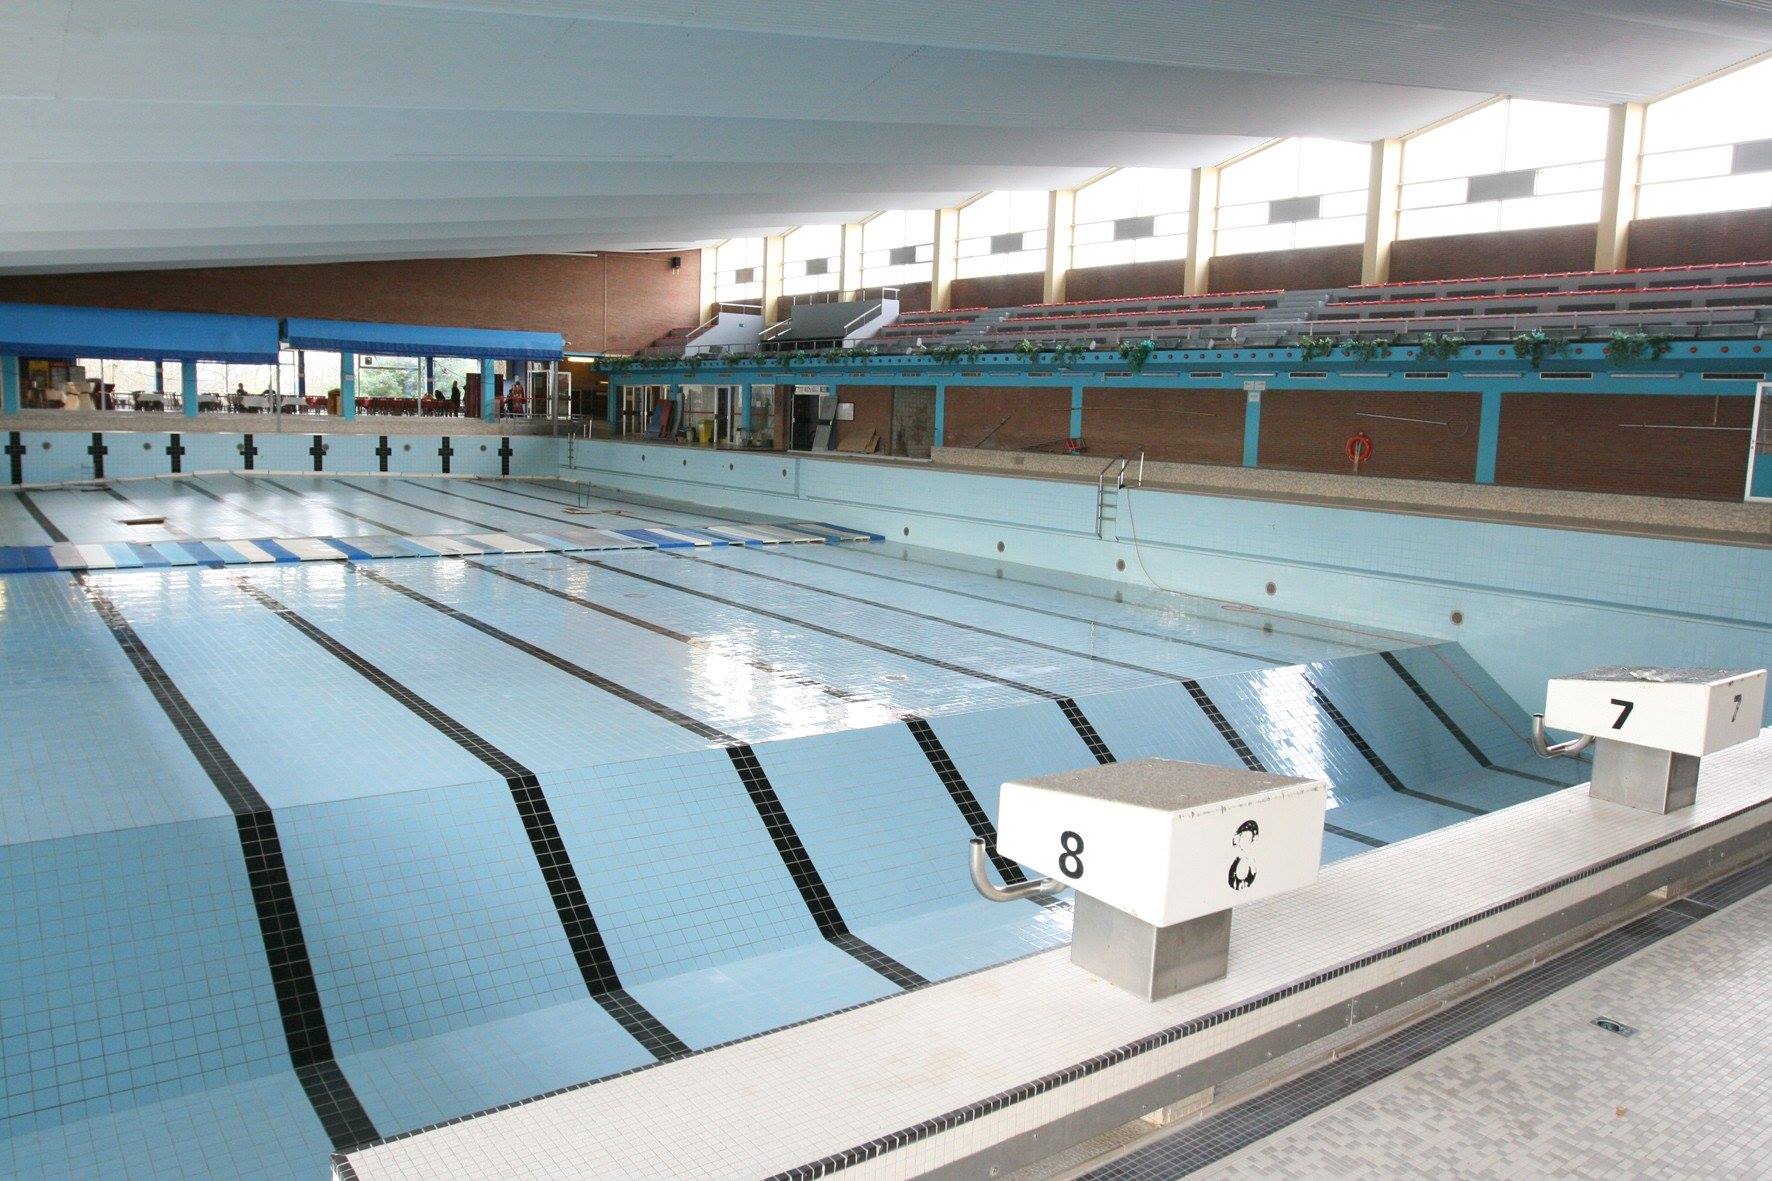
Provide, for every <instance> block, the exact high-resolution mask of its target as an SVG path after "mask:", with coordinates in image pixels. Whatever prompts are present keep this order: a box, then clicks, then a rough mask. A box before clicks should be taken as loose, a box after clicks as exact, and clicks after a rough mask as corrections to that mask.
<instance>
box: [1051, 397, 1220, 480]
mask: <svg viewBox="0 0 1772 1181" xmlns="http://www.w3.org/2000/svg"><path fill="white" fill-rule="evenodd" d="M1083 438H1084V441H1085V443H1086V444H1087V447H1088V450H1089V453H1090V454H1091V455H1102V456H1112V455H1126V456H1133V455H1137V454H1138V453H1139V452H1140V451H1142V452H1144V453H1145V454H1146V455H1147V456H1148V457H1149V458H1151V459H1165V460H1176V461H1180V462H1184V463H1229V464H1235V463H1242V462H1243V391H1242V390H1240V389H1238V390H1165V389H1120V388H1115V389H1087V390H1084V391H1083Z"/></svg>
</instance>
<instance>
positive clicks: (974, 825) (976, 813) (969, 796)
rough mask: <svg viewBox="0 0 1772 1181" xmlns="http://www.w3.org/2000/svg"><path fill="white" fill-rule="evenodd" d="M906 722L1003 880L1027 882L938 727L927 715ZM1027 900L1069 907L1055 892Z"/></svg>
mask: <svg viewBox="0 0 1772 1181" xmlns="http://www.w3.org/2000/svg"><path fill="white" fill-rule="evenodd" d="M904 722H905V725H906V726H908V727H910V731H911V736H912V737H913V738H915V739H916V740H917V746H918V747H920V748H921V749H922V751H923V757H924V758H926V759H928V760H929V765H930V767H932V768H933V769H934V770H935V774H936V776H937V778H939V779H940V780H941V785H942V786H943V787H945V788H947V792H948V795H949V796H951V797H952V798H953V801H954V806H955V807H957V808H959V809H960V815H961V816H962V817H963V818H964V819H965V821H966V826H967V827H968V828H970V829H971V830H972V835H973V836H975V837H979V838H981V839H983V841H984V844H985V849H986V851H987V853H988V854H989V856H990V859H991V864H992V865H994V866H996V867H997V876H998V877H1000V878H1002V879H1003V884H1004V885H1006V886H1014V885H1019V884H1020V883H1022V882H1025V881H1027V874H1025V873H1023V872H1022V868H1021V866H1019V865H1017V864H1016V863H1015V862H1013V861H1011V860H1009V858H1007V857H1005V856H1003V855H1002V854H1001V853H999V852H997V829H996V826H995V825H993V824H992V823H991V818H990V817H989V816H988V815H986V814H985V810H984V805H983V804H981V803H979V802H978V796H977V795H976V794H974V792H973V790H972V785H971V784H969V783H967V782H966V777H965V776H964V775H962V774H960V768H959V767H957V766H955V765H954V760H953V757H952V756H951V755H949V754H948V752H947V748H946V747H945V746H943V745H942V744H941V738H940V737H939V736H938V735H937V734H936V733H935V728H934V727H933V726H931V725H930V724H929V722H928V719H926V718H918V717H909V718H906V719H905V720H904ZM1027 901H1029V902H1032V903H1035V904H1036V905H1039V906H1043V907H1046V908H1047V909H1049V910H1062V909H1065V903H1062V902H1060V901H1059V900H1058V898H1057V897H1056V896H1055V895H1052V894H1036V895H1034V896H1033V897H1031V898H1029V899H1027Z"/></svg>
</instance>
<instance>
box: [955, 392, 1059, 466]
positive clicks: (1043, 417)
mask: <svg viewBox="0 0 1772 1181" xmlns="http://www.w3.org/2000/svg"><path fill="white" fill-rule="evenodd" d="M1005 419H1007V420H1008V421H1006V422H1005V421H1004V420H1005ZM998 424H1001V426H1000V427H999V425H998ZM992 431H995V433H994V434H990V433H991V432H992ZM1070 433H1071V391H1070V390H1069V389H1068V388H1062V387H1061V388H1045V387H1040V386H957V385H956V386H949V387H948V392H947V429H946V441H947V445H948V446H949V447H974V446H977V445H979V441H980V440H981V439H984V437H985V436H986V435H987V434H990V439H989V441H987V442H985V443H984V446H985V447H988V448H993V449H996V450H999V451H1025V450H1028V449H1029V448H1038V449H1041V450H1046V451H1052V450H1058V449H1061V448H1062V446H1063V441H1064V440H1065V439H1066V438H1068V437H1069V436H1070Z"/></svg>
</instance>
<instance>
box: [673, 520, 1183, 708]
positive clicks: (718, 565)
mask: <svg viewBox="0 0 1772 1181" xmlns="http://www.w3.org/2000/svg"><path fill="white" fill-rule="evenodd" d="M746 548H747V549H748V548H750V547H746ZM759 548H763V547H759ZM658 552H659V553H661V554H663V555H664V556H665V557H667V558H678V559H680V560H682V561H685V562H698V563H700V564H701V565H703V566H711V567H713V568H715V569H718V570H729V571H731V572H732V573H734V574H743V575H744V576H746V577H747V578H760V579H763V580H764V581H765V582H774V583H778V584H780V585H782V586H791V587H793V588H795V589H796V590H802V591H808V592H810V593H812V594H815V595H824V596H826V597H827V598H832V599H842V600H843V601H845V602H849V603H857V604H860V605H861V606H864V607H873V608H876V609H878V610H881V611H890V612H892V613H893V614H895V615H908V616H910V617H911V618H912V619H921V620H923V621H925V622H927V623H934V624H939V625H941V626H943V627H952V628H958V629H959V630H961V631H966V632H972V633H973V634H974V635H980V636H990V637H991V638H993V639H997V640H1007V641H1008V642H1009V643H1012V644H1020V645H1022V646H1024V647H1028V648H1038V649H1040V650H1042V651H1045V652H1056V653H1058V654H1059V655H1061V656H1074V657H1076V658H1077V659H1079V660H1087V661H1091V662H1092V663H1095V664H1105V665H1107V666H1109V667H1110V668H1122V669H1125V670H1126V671H1127V672H1135V673H1144V674H1145V675H1146V676H1152V677H1158V678H1160V679H1162V680H1165V681H1180V680H1184V679H1185V678H1184V677H1183V676H1182V675H1181V674H1180V673H1175V672H1170V671H1169V670H1167V669H1161V668H1151V667H1149V666H1148V665H1143V664H1132V663H1130V662H1128V661H1124V660H1115V659H1113V658H1112V657H1110V656H1097V655H1095V654H1094V653H1091V652H1083V651H1080V650H1079V649H1076V648H1066V647H1064V646H1063V645H1061V644H1048V643H1045V642H1044V641H1041V640H1031V639H1029V638H1028V637H1026V636H1018V635H1014V634H1012V633H1010V632H1000V631H992V630H991V629H990V628H988V627H980V626H978V625H977V624H973V623H961V622H960V621H959V620H956V619H949V618H947V617H945V616H941V615H929V614H926V613H924V612H922V611H913V610H912V609H911V608H909V607H900V606H898V605H897V604H894V603H884V602H881V601H880V600H878V599H870V598H867V597H865V596H863V595H852V594H849V593H847V592H845V591H834V590H826V589H825V588H824V587H822V586H812V585H809V584H807V583H804V582H795V581H794V580H793V579H791V578H781V577H779V576H777V575H774V574H764V573H763V572H762V571H760V570H749V569H746V568H745V567H743V566H733V565H729V564H727V563H725V562H710V561H708V560H707V559H705V558H701V557H696V556H694V555H691V554H683V553H677V552H675V551H672V550H659V551H658Z"/></svg>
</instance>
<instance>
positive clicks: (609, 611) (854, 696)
mask: <svg viewBox="0 0 1772 1181" xmlns="http://www.w3.org/2000/svg"><path fill="white" fill-rule="evenodd" d="M462 561H463V562H465V563H467V564H468V565H470V566H472V567H473V568H474V569H476V570H484V571H485V572H486V573H488V574H493V575H496V576H498V577H499V578H503V579H506V580H507V581H510V582H514V583H516V584H517V585H518V586H526V587H528V588H529V589H530V590H535V591H540V592H541V593H542V594H544V595H552V596H554V597H555V598H556V599H562V600H564V601H566V602H568V603H571V604H573V605H574V606H578V607H583V608H584V609H585V610H587V611H595V612H597V613H598V614H599V615H607V616H609V618H611V619H619V620H620V621H621V622H623V623H626V624H629V625H631V626H633V627H638V628H643V629H645V630H646V631H649V632H651V633H652V634H653V635H657V636H663V637H664V638H665V639H667V640H675V641H676V642H678V643H679V644H687V645H689V646H690V647H691V648H705V647H707V646H708V644H709V642H708V641H707V640H705V639H703V638H701V637H700V636H692V635H689V634H687V633H685V632H680V631H677V630H675V629H673V628H668V627H666V626H664V625H663V624H661V623H655V622H653V621H652V620H650V619H642V618H640V617H639V616H638V615H629V614H628V613H627V612H625V611H618V610H616V609H615V608H614V607H609V606H605V605H604V604H602V603H599V602H597V601H595V600H594V599H587V598H584V597H583V596H582V595H575V594H573V593H572V592H571V591H563V590H560V589H558V588H557V587H551V586H548V585H547V584H546V583H542V582H534V581H531V580H530V579H527V578H524V577H522V576H521V575H518V574H513V573H511V572H510V571H509V570H501V569H499V568H498V567H496V566H489V565H487V564H486V563H485V562H478V561H475V560H474V559H472V558H465V557H464V558H463V559H462ZM743 662H744V664H745V665H746V666H747V667H750V668H754V669H756V670H757V671H759V672H765V673H768V674H769V675H770V676H773V677H779V678H781V679H782V680H785V681H792V682H793V683H794V684H796V685H804V686H806V687H807V688H809V689H817V690H818V691H819V692H821V693H825V694H828V695H829V696H831V697H836V698H839V699H841V700H843V701H868V702H872V701H873V700H874V699H873V698H871V697H868V696H866V695H864V694H861V693H851V692H850V691H849V690H847V689H843V688H840V687H838V686H836V685H827V684H825V683H824V682H823V681H819V680H815V679H814V678H812V677H808V676H805V675H804V674H802V673H797V672H793V671H792V670H790V669H785V668H782V667H781V666H779V665H775V664H771V663H770V662H769V661H767V660H761V659H757V658H755V657H745V658H743Z"/></svg>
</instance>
